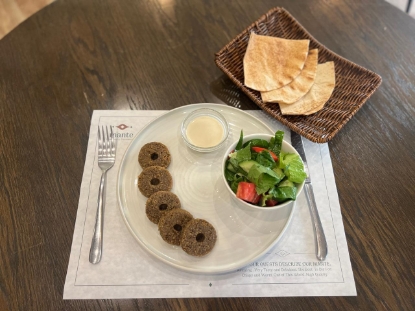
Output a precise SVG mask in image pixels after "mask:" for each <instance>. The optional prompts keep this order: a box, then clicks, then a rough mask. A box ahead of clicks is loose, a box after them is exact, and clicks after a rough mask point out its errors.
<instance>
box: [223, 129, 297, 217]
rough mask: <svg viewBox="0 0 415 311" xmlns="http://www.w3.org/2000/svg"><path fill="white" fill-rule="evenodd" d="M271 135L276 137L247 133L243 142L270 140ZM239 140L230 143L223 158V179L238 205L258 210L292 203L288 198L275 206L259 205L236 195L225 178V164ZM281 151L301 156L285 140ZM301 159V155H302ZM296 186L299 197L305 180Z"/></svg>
mask: <svg viewBox="0 0 415 311" xmlns="http://www.w3.org/2000/svg"><path fill="white" fill-rule="evenodd" d="M271 137H274V135H269V134H251V135H246V136H244V138H243V142H244V143H245V142H247V141H248V140H251V139H255V138H258V139H265V140H267V141H269V140H270V139H271ZM238 141H239V139H238V140H237V141H235V142H234V143H233V144H232V145H230V147H229V148H228V149H227V150H226V151H225V154H224V156H223V159H222V180H223V182H224V183H225V187H226V188H227V189H228V191H229V193H230V194H231V197H232V198H233V199H234V200H235V201H236V202H237V203H238V205H242V206H244V207H247V208H252V209H256V210H268V211H269V210H276V209H279V208H282V207H285V206H287V205H288V204H291V203H292V202H293V200H287V201H285V202H283V203H281V204H277V205H275V206H270V207H268V206H264V207H262V206H258V205H254V204H250V203H248V202H245V201H244V200H241V199H239V198H237V197H236V194H235V193H234V192H233V191H232V189H231V187H229V185H228V182H227V180H226V178H225V164H226V160H227V159H228V156H229V154H230V153H231V152H232V151H233V150H234V149H235V147H236V145H237V144H238ZM281 151H283V152H286V153H295V154H297V155H298V156H300V155H299V154H298V152H297V150H295V148H294V147H293V146H292V145H291V144H289V143H287V142H286V141H285V140H283V141H282V146H281ZM300 159H301V157H300ZM295 186H296V187H297V198H298V196H299V195H300V193H301V191H303V188H304V181H303V182H302V183H301V184H295Z"/></svg>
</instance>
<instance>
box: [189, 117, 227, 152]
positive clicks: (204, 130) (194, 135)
mask: <svg viewBox="0 0 415 311" xmlns="http://www.w3.org/2000/svg"><path fill="white" fill-rule="evenodd" d="M186 135H187V138H188V140H189V141H190V142H191V143H192V144H193V145H195V146H197V147H202V148H208V147H213V146H216V145H217V144H219V143H220V142H221V140H222V138H223V126H222V124H221V123H220V122H219V121H218V120H217V119H215V118H212V117H209V116H201V117H197V118H196V119H194V120H193V121H192V122H190V123H189V125H188V126H187V129H186Z"/></svg>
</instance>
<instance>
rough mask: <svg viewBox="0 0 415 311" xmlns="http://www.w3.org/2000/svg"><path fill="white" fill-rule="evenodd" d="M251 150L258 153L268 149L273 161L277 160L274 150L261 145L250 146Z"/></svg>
mask: <svg viewBox="0 0 415 311" xmlns="http://www.w3.org/2000/svg"><path fill="white" fill-rule="evenodd" d="M251 149H252V150H253V151H255V152H258V153H260V152H261V151H264V150H265V151H268V152H269V153H270V155H271V157H272V158H273V159H274V161H278V157H277V156H276V155H275V153H274V152H272V151H269V150H268V149H265V148H262V147H252V148H251Z"/></svg>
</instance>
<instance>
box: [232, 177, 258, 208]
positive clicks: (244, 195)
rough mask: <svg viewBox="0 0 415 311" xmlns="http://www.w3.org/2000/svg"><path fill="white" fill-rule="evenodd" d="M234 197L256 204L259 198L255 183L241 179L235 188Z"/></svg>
mask: <svg viewBox="0 0 415 311" xmlns="http://www.w3.org/2000/svg"><path fill="white" fill-rule="evenodd" d="M236 197H237V198H239V199H241V200H244V201H247V202H249V203H253V204H257V203H258V202H259V199H260V198H261V196H260V195H258V193H256V190H255V184H253V183H250V182H245V181H241V182H240V183H239V184H238V189H237V190H236Z"/></svg>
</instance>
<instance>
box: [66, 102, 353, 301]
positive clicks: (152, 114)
mask: <svg viewBox="0 0 415 311" xmlns="http://www.w3.org/2000/svg"><path fill="white" fill-rule="evenodd" d="M165 112H166V111H113V110H111V111H106V110H105V111H102V110H100V111H94V113H93V116H92V119H91V128H90V136H89V141H88V150H87V155H86V160H85V167H84V174H83V178H82V184H81V192H80V198H79V205H78V213H77V217H76V223H75V230H74V236H73V242H72V248H71V254H70V260H69V265H68V272H67V276H66V281H65V287H64V294H63V298H64V299H117V298H122V299H126V298H183V297H279V296H354V295H356V288H355V283H354V279H353V272H352V268H351V264H350V258H349V252H348V248H347V242H346V237H345V233H344V227H343V222H342V217H341V210H340V205H339V200H338V195H337V189H336V184H335V179H334V175H333V168H332V165H331V159H330V153H329V148H328V145H327V144H314V143H312V142H310V141H308V140H304V142H305V150H306V155H307V160H308V163H309V169H310V174H311V176H312V180H313V187H314V191H315V197H316V202H317V205H318V209H319V212H320V217H321V222H322V225H323V228H324V231H325V234H326V237H327V243H328V249H329V254H328V257H327V259H326V260H325V261H324V262H319V261H318V260H317V259H316V257H315V242H314V234H313V230H312V226H311V218H310V213H309V210H308V205H307V201H306V199H305V195H304V192H303V193H301V194H300V195H299V197H298V198H297V203H296V204H297V206H296V209H295V212H294V216H293V220H292V222H291V224H290V225H289V227H288V229H287V231H286V232H285V234H284V236H283V237H282V239H281V240H280V241H279V242H278V243H277V244H276V245H275V247H274V248H272V249H271V250H270V251H269V252H268V253H267V254H266V255H264V256H263V257H262V258H261V259H260V260H258V261H255V262H253V263H251V264H250V265H248V266H246V267H244V268H241V269H239V270H237V271H234V272H231V273H226V274H219V275H200V274H193V273H187V272H183V271H181V270H178V269H176V268H173V267H171V266H169V265H167V264H165V263H163V262H161V261H159V260H157V259H155V258H154V257H153V256H152V255H150V254H148V253H147V252H146V250H144V249H143V248H141V246H140V245H139V244H138V243H137V241H136V240H135V239H134V237H133V236H132V235H131V233H130V232H129V231H128V229H127V227H126V225H125V223H124V221H123V218H122V215H121V213H120V210H119V208H118V206H117V199H116V182H117V180H116V178H117V173H118V167H119V164H120V161H121V159H122V155H123V154H124V152H125V150H126V148H127V147H128V145H129V143H130V142H131V140H132V139H133V138H134V137H135V135H136V134H137V133H138V132H139V131H140V130H141V128H143V127H144V126H145V125H146V124H148V123H149V122H151V121H152V120H154V119H155V118H156V117H158V116H160V115H161V114H163V113H165ZM248 112H249V113H251V114H252V115H254V116H255V117H257V118H259V119H260V120H262V121H263V122H264V123H265V124H267V125H268V126H269V127H270V128H271V129H273V130H275V131H276V130H284V131H285V133H286V134H285V137H284V139H285V140H287V141H289V140H290V139H289V138H290V131H289V129H288V128H286V127H285V126H283V125H281V124H280V123H279V122H277V121H275V120H274V119H272V118H270V117H269V116H268V115H267V114H265V113H264V112H262V111H259V110H255V111H248ZM100 124H112V125H115V126H118V128H119V130H118V133H117V136H118V148H117V162H116V164H115V166H114V168H112V169H111V170H110V171H109V172H108V181H107V193H106V209H105V225H104V256H105V260H102V261H101V262H100V263H99V264H97V265H92V264H90V263H89V261H88V256H89V248H90V243H91V239H92V234H93V226H94V222H95V213H96V201H97V196H98V185H99V180H100V176H101V171H100V169H99V168H98V165H97V163H96V138H97V128H98V125H100Z"/></svg>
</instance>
